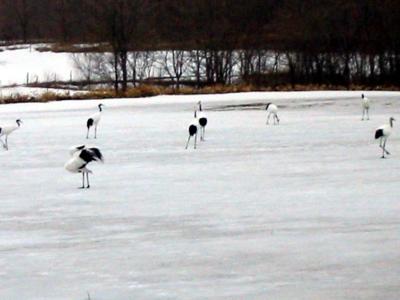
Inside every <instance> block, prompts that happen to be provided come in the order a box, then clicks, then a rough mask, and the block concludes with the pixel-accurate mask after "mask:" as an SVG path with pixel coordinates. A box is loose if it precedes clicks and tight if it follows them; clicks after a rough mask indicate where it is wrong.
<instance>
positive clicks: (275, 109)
mask: <svg viewBox="0 0 400 300" xmlns="http://www.w3.org/2000/svg"><path fill="white" fill-rule="evenodd" d="M265 110H266V111H267V112H269V114H268V118H267V125H268V124H269V117H270V116H271V115H272V116H273V119H274V125H275V124H276V123H275V121H276V122H277V123H278V125H279V118H278V107H277V106H276V105H275V104H273V103H267V106H266V107H265Z"/></svg>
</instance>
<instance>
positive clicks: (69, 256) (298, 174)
mask: <svg viewBox="0 0 400 300" xmlns="http://www.w3.org/2000/svg"><path fill="white" fill-rule="evenodd" d="M360 94H361V92H310V93H249V94H235V95H219V96H216V95H207V96H178V97H172V96H170V97H155V98H151V99H150V98H149V99H135V100H126V99H125V100H103V101H102V102H103V103H104V104H105V105H106V108H105V111H104V114H103V119H102V120H101V124H100V126H99V138H98V139H97V140H90V141H89V142H90V143H89V144H90V145H95V146H97V147H99V148H100V149H101V150H102V152H103V154H104V156H105V164H104V165H100V164H98V165H96V164H93V165H91V169H93V171H94V174H93V176H92V177H91V184H92V188H91V189H90V190H79V189H77V187H79V186H80V184H81V176H80V175H77V174H71V173H68V172H66V171H65V170H64V169H63V165H64V163H65V162H66V161H67V160H68V159H69V153H68V149H69V147H70V146H72V145H77V144H81V143H86V144H87V140H86V139H85V134H86V129H85V123H86V119H87V117H88V116H89V115H90V114H91V113H92V112H95V111H96V105H97V104H98V103H99V101H84V102H82V101H66V102H58V103H47V104H42V103H35V104H16V105H3V106H0V124H5V123H9V122H13V121H14V120H15V119H17V118H21V119H22V120H23V121H24V124H23V125H22V126H23V127H22V128H21V129H20V130H19V131H16V132H15V133H13V135H12V136H10V138H9V144H10V151H8V152H6V151H4V150H3V149H0V164H1V165H0V170H1V187H2V188H1V193H0V203H1V209H0V298H1V299H8V300H14V299H15V300H17V299H18V300H20V299H24V300H27V299H49V300H71V299H78V300H84V299H88V294H87V293H88V292H89V293H90V296H91V299H92V300H110V299H115V300H128V299H399V298H400V279H399V278H400V276H399V275H400V251H399V249H400V221H399V216H400V202H399V201H400V200H399V199H400V198H399V195H400V184H399V181H400V180H399V178H400V140H399V134H398V132H397V131H398V130H400V124H399V123H400V105H399V104H400V102H399V99H400V93H389V92H387V93H385V92H371V93H367V96H368V97H369V98H370V99H371V100H372V108H371V120H370V121H366V122H361V120H360V119H361V106H360ZM199 99H202V100H203V105H204V108H205V109H206V110H207V115H208V118H209V126H208V128H207V132H206V142H204V143H201V144H200V145H199V147H198V149H197V150H193V149H189V150H186V151H185V150H184V145H185V142H186V139H187V124H188V123H189V122H190V121H191V119H192V109H193V107H194V105H195V103H196V102H197V101H198V100H199ZM269 100H272V101H273V102H275V103H276V104H278V106H280V118H281V125H280V126H268V127H267V126H266V125H265V120H266V112H265V111H263V110H261V108H262V107H261V106H259V105H258V104H259V103H266V102H268V101H269ZM242 104H251V105H250V106H244V107H243V106H240V105H242ZM253 104H254V105H253ZM390 116H394V117H395V118H397V119H398V120H399V122H398V123H395V128H394V133H393V136H391V137H390V139H389V141H388V145H387V148H388V150H389V151H391V152H392V155H391V156H390V157H389V158H388V159H385V160H384V159H380V155H381V152H380V150H379V148H378V145H377V142H376V141H374V139H373V135H374V130H375V128H376V127H378V126H380V125H381V124H384V123H386V122H387V121H388V119H389V117H390ZM397 128H399V129H397Z"/></svg>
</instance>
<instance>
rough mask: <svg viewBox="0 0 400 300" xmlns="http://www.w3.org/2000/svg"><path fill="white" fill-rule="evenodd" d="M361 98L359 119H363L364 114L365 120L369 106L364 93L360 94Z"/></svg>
mask: <svg viewBox="0 0 400 300" xmlns="http://www.w3.org/2000/svg"><path fill="white" fill-rule="evenodd" d="M361 99H362V102H361V104H362V109H363V113H362V118H361V121H364V115H366V116H367V120H369V107H370V103H369V99H368V98H367V97H365V96H364V94H361Z"/></svg>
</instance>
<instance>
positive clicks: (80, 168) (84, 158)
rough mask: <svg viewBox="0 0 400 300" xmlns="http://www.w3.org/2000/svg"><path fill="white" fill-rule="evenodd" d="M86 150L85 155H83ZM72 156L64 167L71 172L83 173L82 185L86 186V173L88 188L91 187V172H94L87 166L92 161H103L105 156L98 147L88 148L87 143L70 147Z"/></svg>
mask: <svg viewBox="0 0 400 300" xmlns="http://www.w3.org/2000/svg"><path fill="white" fill-rule="evenodd" d="M82 152H85V153H84V154H85V155H82ZM70 155H71V158H70V159H69V160H68V161H67V162H66V163H65V165H64V168H65V169H66V170H67V171H69V172H71V173H82V187H81V188H84V187H85V174H86V178H87V188H90V184H89V173H93V172H92V171H91V170H89V169H88V168H87V165H88V164H89V163H90V162H92V161H97V162H103V157H102V154H101V153H100V151H99V150H98V149H97V148H87V147H86V146H85V145H82V146H77V147H76V146H74V147H71V148H70Z"/></svg>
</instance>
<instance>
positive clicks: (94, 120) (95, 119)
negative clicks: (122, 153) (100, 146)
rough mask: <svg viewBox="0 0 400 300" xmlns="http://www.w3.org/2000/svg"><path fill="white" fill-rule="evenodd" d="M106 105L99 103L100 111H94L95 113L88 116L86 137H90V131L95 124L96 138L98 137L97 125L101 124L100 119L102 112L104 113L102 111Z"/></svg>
mask: <svg viewBox="0 0 400 300" xmlns="http://www.w3.org/2000/svg"><path fill="white" fill-rule="evenodd" d="M103 107H104V105H103V104H99V105H98V108H99V111H98V112H96V113H94V114H92V115H91V116H90V117H89V118H88V120H87V124H86V125H87V134H86V138H87V139H88V138H89V131H90V128H91V127H92V126H94V138H95V139H96V138H97V126H98V124H99V122H100V120H101V113H102V111H103V109H102V108H103Z"/></svg>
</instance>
